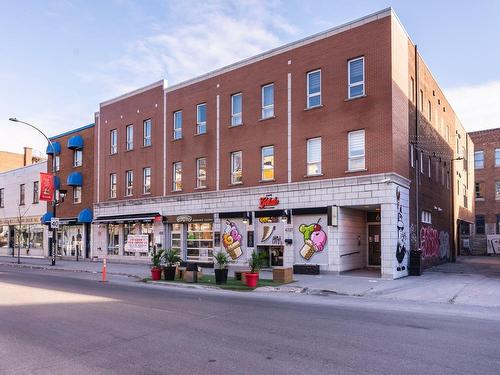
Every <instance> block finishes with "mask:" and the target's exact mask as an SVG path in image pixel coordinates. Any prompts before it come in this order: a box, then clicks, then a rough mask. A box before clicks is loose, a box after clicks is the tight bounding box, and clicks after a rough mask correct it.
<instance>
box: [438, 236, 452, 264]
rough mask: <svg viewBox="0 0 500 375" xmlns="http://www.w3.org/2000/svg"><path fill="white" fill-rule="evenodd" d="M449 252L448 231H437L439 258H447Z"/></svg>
mask: <svg viewBox="0 0 500 375" xmlns="http://www.w3.org/2000/svg"><path fill="white" fill-rule="evenodd" d="M449 254H450V236H449V235H448V232H445V231H444V230H442V231H441V232H439V255H440V256H441V259H444V258H448V255H449Z"/></svg>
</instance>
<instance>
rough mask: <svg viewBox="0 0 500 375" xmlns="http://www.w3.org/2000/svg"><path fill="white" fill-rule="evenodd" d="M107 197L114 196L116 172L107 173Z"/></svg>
mask: <svg viewBox="0 0 500 375" xmlns="http://www.w3.org/2000/svg"><path fill="white" fill-rule="evenodd" d="M109 197H110V198H116V173H111V174H110V175H109Z"/></svg>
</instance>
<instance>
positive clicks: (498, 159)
mask: <svg viewBox="0 0 500 375" xmlns="http://www.w3.org/2000/svg"><path fill="white" fill-rule="evenodd" d="M495 167H500V148H496V149H495Z"/></svg>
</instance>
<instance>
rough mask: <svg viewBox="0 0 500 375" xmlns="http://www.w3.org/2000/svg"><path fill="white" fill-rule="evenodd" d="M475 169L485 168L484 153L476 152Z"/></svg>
mask: <svg viewBox="0 0 500 375" xmlns="http://www.w3.org/2000/svg"><path fill="white" fill-rule="evenodd" d="M474 168H475V169H482V168H484V151H475V152H474Z"/></svg>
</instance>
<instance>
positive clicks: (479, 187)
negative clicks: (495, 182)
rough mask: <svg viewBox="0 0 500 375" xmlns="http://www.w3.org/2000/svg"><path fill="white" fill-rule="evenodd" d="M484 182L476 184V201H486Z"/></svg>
mask: <svg viewBox="0 0 500 375" xmlns="http://www.w3.org/2000/svg"><path fill="white" fill-rule="evenodd" d="M484 185H485V184H484V182H476V199H484Z"/></svg>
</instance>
